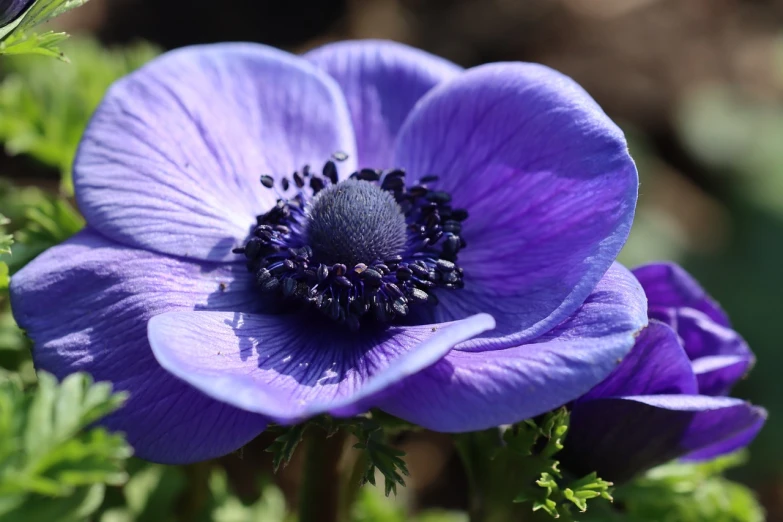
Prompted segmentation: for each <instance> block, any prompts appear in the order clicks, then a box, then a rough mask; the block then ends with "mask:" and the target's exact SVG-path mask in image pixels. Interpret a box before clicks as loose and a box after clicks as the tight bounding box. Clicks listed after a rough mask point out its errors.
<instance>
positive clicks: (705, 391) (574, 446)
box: [562, 264, 767, 482]
mask: <svg viewBox="0 0 783 522" xmlns="http://www.w3.org/2000/svg"><path fill="white" fill-rule="evenodd" d="M633 273H634V275H635V276H636V277H637V279H638V280H639V282H640V283H641V285H642V287H643V288H644V290H645V293H646V295H647V298H648V306H649V308H648V314H649V316H650V319H651V320H650V324H649V326H648V327H647V328H645V329H644V330H643V331H642V333H641V334H640V335H639V337H638V338H637V340H636V344H635V345H634V347H633V349H632V350H631V353H630V354H629V355H628V356H627V357H625V358H624V359H623V361H622V363H621V364H620V365H619V366H618V367H617V368H616V369H615V371H614V372H613V373H612V374H611V375H610V376H609V377H608V378H607V379H606V380H604V381H603V382H602V383H601V384H599V385H598V386H596V387H595V388H593V389H592V390H590V392H589V393H587V394H586V395H585V396H583V397H581V398H580V399H578V400H577V401H575V402H574V403H573V404H572V415H571V427H570V431H569V436H568V442H567V444H566V448H565V450H564V454H563V459H562V460H563V466H564V467H565V468H567V469H569V470H570V471H572V472H574V473H578V474H582V473H590V472H592V471H598V473H599V475H600V476H601V477H602V478H605V479H607V480H612V481H615V482H621V481H625V480H628V479H630V478H631V477H633V476H634V475H636V474H638V473H640V472H643V471H645V470H647V469H649V468H651V467H653V466H657V465H659V464H663V463H665V462H667V461H669V460H672V459H674V458H685V459H690V460H704V459H711V458H714V457H717V456H719V455H723V454H726V453H730V452H732V451H736V450H738V449H740V448H743V447H745V446H747V445H748V444H749V443H750V442H751V441H752V440H753V439H754V438H755V436H756V434H757V433H758V432H759V430H760V429H761V428H762V426H763V425H764V422H765V421H766V417H767V412H766V411H765V410H764V409H763V408H759V407H757V406H753V405H751V404H749V403H747V402H745V401H743V400H741V399H734V398H731V397H725V396H723V395H725V394H726V393H727V392H728V390H729V389H730V388H731V386H732V385H733V384H734V383H735V382H736V381H737V380H738V379H739V378H741V377H742V376H743V375H744V374H745V372H746V371H747V370H748V369H749V368H750V367H751V366H752V364H753V354H752V352H751V351H750V349H749V348H748V346H747V345H746V344H745V342H744V341H743V340H742V338H741V337H740V336H739V335H738V334H737V333H736V332H735V331H734V330H733V329H731V326H730V324H729V321H728V318H727V317H726V314H725V313H724V312H723V310H721V309H720V307H719V306H718V305H717V303H715V302H714V301H713V300H712V299H711V298H710V297H709V296H708V295H707V294H706V293H705V292H704V290H703V289H702V288H701V287H700V286H699V285H698V283H696V281H694V280H693V278H691V277H690V276H689V275H688V274H687V273H686V272H685V271H684V270H683V269H682V268H680V267H679V266H677V265H674V264H651V265H646V266H643V267H639V268H637V269H635V270H634V271H633Z"/></svg>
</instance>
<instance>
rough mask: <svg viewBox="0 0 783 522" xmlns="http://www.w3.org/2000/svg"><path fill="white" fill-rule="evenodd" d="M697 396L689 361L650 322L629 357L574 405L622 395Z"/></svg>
mask: <svg viewBox="0 0 783 522" xmlns="http://www.w3.org/2000/svg"><path fill="white" fill-rule="evenodd" d="M676 393H680V394H689V395H695V394H697V393H699V389H698V385H697V383H696V377H695V376H694V374H693V369H692V367H691V361H690V360H689V359H688V355H687V354H686V353H685V350H683V348H682V346H681V345H680V342H679V340H678V338H677V334H676V333H674V330H672V329H671V328H669V327H668V326H667V325H665V324H663V323H661V322H658V321H650V324H649V325H647V327H646V328H645V329H644V330H642V332H641V333H640V334H639V337H637V338H636V343H635V344H634V347H633V349H632V350H631V353H629V354H628V356H627V357H625V358H624V359H623V362H621V363H620V365H619V366H618V367H617V368H615V370H614V371H613V372H612V373H611V374H610V375H609V377H607V378H606V379H604V380H603V381H602V382H601V383H600V384H599V385H598V386H596V387H595V388H593V389H592V390H590V391H589V392H588V393H587V394H585V395H584V396H582V397H580V398H579V401H578V402H583V401H589V400H592V399H600V398H604V397H621V396H624V395H653V394H676Z"/></svg>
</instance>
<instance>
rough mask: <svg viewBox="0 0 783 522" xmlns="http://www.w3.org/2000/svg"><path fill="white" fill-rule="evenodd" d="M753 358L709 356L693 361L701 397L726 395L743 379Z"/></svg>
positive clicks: (748, 355) (743, 356) (751, 364)
mask: <svg viewBox="0 0 783 522" xmlns="http://www.w3.org/2000/svg"><path fill="white" fill-rule="evenodd" d="M753 362H754V358H753V356H752V355H750V354H745V355H711V356H707V357H700V358H698V359H694V360H693V362H692V366H693V373H694V374H695V375H696V379H697V380H698V382H699V393H700V394H702V395H718V396H719V395H727V394H728V393H729V391H731V388H732V386H734V384H735V383H736V382H737V381H739V380H740V379H742V378H743V377H745V375H746V374H747V373H748V372H749V371H750V368H751V367H752V366H753Z"/></svg>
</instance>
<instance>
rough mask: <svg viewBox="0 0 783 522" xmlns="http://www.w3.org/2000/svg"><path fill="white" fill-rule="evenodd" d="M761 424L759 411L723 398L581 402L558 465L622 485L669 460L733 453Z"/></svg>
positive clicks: (665, 397) (763, 415)
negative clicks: (690, 455)
mask: <svg viewBox="0 0 783 522" xmlns="http://www.w3.org/2000/svg"><path fill="white" fill-rule="evenodd" d="M765 418H766V412H765V411H764V410H763V409H762V408H757V407H755V406H752V405H750V404H748V403H746V402H744V401H741V400H739V399H731V398H727V397H705V396H702V395H647V396H635V397H622V398H613V399H597V400H593V401H584V402H581V403H579V404H578V405H575V406H574V409H573V411H572V413H571V422H570V427H569V431H568V444H566V447H565V449H564V452H563V453H562V454H561V462H562V464H563V466H564V467H565V468H566V469H568V470H569V471H572V472H573V473H576V474H581V473H590V472H593V471H597V472H598V474H599V475H600V476H601V477H602V478H605V479H607V480H611V481H613V482H623V481H626V480H628V479H630V478H632V477H633V476H634V475H636V474H637V473H640V472H642V471H645V470H647V469H650V468H652V467H654V466H657V465H659V464H663V463H665V462H667V461H669V460H672V459H674V458H677V457H681V456H683V455H688V454H692V455H696V456H700V455H702V454H703V453H702V452H703V451H705V450H706V449H708V448H711V450H712V452H711V456H717V455H718V454H720V453H727V452H729V451H734V450H736V449H738V448H739V447H740V446H742V445H744V444H747V443H748V442H750V439H752V436H754V435H755V433H757V432H758V430H759V429H760V425H759V423H761V424H763V422H764V419H765ZM751 433H752V435H750V434H751ZM740 440H741V441H742V444H738V442H739V441H740Z"/></svg>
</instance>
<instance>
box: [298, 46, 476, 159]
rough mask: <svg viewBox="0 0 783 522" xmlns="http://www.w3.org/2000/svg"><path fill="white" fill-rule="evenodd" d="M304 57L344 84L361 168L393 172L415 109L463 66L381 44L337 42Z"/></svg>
mask: <svg viewBox="0 0 783 522" xmlns="http://www.w3.org/2000/svg"><path fill="white" fill-rule="evenodd" d="M305 58H307V59H308V60H310V61H311V62H312V63H314V64H315V65H317V66H318V67H320V68H322V69H323V70H325V71H326V72H328V73H329V74H330V75H331V76H332V77H333V78H334V79H335V80H337V83H339V84H340V87H341V88H342V91H343V94H344V95H345V99H346V100H347V101H348V108H349V109H350V111H351V120H352V121H353V128H354V130H355V132H356V142H357V149H358V154H359V159H358V162H359V167H370V168H391V167H395V166H396V165H394V162H393V155H394V142H395V140H396V138H397V134H398V133H399V130H400V127H402V124H403V123H404V122H405V119H406V118H407V117H408V114H409V113H410V112H411V110H412V109H413V106H414V105H416V103H417V102H418V101H419V99H421V97H422V96H424V95H425V94H426V93H427V92H428V91H429V90H430V89H432V88H433V87H435V86H436V85H438V84H439V83H442V82H445V81H447V80H450V79H452V78H454V77H456V76H457V75H458V74H459V73H460V72H461V71H462V68H460V67H458V66H456V65H454V64H453V63H451V62H449V61H447V60H444V59H443V58H439V57H437V56H434V55H432V54H429V53H426V52H424V51H421V50H419V49H415V48H413V47H408V46H407V45H403V44H400V43H396V42H389V41H382V40H357V41H346V42H338V43H332V44H328V45H324V46H323V47H319V48H318V49H315V50H314V51H310V52H309V53H307V54H306V55H305Z"/></svg>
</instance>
